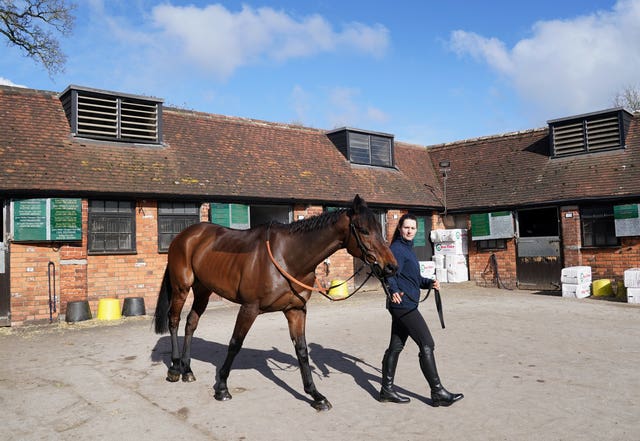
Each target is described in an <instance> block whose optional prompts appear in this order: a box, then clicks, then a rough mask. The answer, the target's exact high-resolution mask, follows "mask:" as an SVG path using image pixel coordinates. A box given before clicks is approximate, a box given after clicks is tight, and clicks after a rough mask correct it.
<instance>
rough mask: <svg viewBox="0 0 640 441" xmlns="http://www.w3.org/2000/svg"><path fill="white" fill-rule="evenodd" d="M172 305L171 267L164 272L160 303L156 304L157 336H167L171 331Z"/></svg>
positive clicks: (159, 297)
mask: <svg viewBox="0 0 640 441" xmlns="http://www.w3.org/2000/svg"><path fill="white" fill-rule="evenodd" d="M170 305H171V276H170V275H169V266H167V267H166V268H165V270H164V277H163V278H162V285H161V286H160V293H159V294H158V302H157V303H156V312H155V329H156V334H166V333H167V332H168V331H169V306H170Z"/></svg>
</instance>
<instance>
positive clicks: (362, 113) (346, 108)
mask: <svg viewBox="0 0 640 441" xmlns="http://www.w3.org/2000/svg"><path fill="white" fill-rule="evenodd" d="M359 98H360V90H358V89H354V88H350V87H334V88H333V89H331V90H330V91H329V94H328V95H327V99H328V102H327V106H326V108H328V109H332V110H330V111H329V114H328V116H327V119H328V121H329V127H334V128H335V127H343V126H347V127H358V128H363V129H369V128H371V127H377V126H379V125H380V124H383V123H386V122H387V121H389V116H388V115H387V114H386V113H385V112H383V111H382V110H380V109H379V108H377V107H373V106H369V105H366V104H361V103H360V102H359ZM337 109H339V110H338V111H337Z"/></svg>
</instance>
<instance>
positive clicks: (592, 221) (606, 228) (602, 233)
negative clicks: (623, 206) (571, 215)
mask: <svg viewBox="0 0 640 441" xmlns="http://www.w3.org/2000/svg"><path fill="white" fill-rule="evenodd" d="M580 219H581V222H582V246H583V247H609V246H617V245H620V239H618V237H616V227H615V219H614V215H613V205H593V206H586V207H580Z"/></svg>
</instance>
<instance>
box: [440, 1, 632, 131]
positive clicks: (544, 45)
mask: <svg viewBox="0 0 640 441" xmlns="http://www.w3.org/2000/svg"><path fill="white" fill-rule="evenodd" d="M639 41H640V0H619V1H618V2H617V3H616V4H615V6H614V7H613V9H612V10H610V11H598V12H594V13H593V14H591V15H587V16H581V17H576V18H573V19H568V20H551V21H540V22H537V23H535V24H534V25H533V27H532V35H531V37H530V38H527V39H523V40H520V41H519V42H517V43H516V44H515V45H514V46H513V47H512V48H511V49H509V48H507V47H506V45H505V44H504V42H502V41H500V40H498V39H496V38H488V37H483V36H481V35H478V34H476V33H473V32H468V31H464V30H457V31H455V32H453V33H452V34H451V39H450V42H449V43H450V47H451V48H452V49H453V50H454V51H455V52H456V53H458V54H460V55H470V56H472V57H474V58H476V59H478V60H483V61H484V62H485V63H487V65H489V66H490V67H491V68H492V69H494V70H495V71H496V72H498V73H499V74H501V75H502V76H504V77H506V78H508V79H509V80H510V81H511V83H512V84H513V86H514V87H515V88H516V90H517V91H518V93H519V94H520V95H521V96H522V97H523V98H524V99H525V100H526V101H527V103H529V104H531V105H534V106H536V107H537V108H538V109H539V110H540V111H541V112H544V113H545V114H546V118H547V119H551V118H553V117H560V116H567V113H581V112H589V111H595V110H600V109H603V108H607V107H611V106H612V102H613V99H614V97H615V95H616V93H617V92H619V91H620V90H621V89H622V88H623V87H625V86H627V85H629V84H634V83H636V82H637V78H638V72H640V44H638V42H639Z"/></svg>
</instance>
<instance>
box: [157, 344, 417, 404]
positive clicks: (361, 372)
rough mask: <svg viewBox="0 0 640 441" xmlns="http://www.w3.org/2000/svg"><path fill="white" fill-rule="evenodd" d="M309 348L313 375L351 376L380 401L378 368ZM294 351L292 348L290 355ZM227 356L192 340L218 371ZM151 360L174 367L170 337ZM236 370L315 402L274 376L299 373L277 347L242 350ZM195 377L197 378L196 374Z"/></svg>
mask: <svg viewBox="0 0 640 441" xmlns="http://www.w3.org/2000/svg"><path fill="white" fill-rule="evenodd" d="M308 348H309V358H310V361H311V371H312V373H313V374H314V375H316V376H318V377H319V378H321V377H322V378H328V377H330V376H331V374H332V373H341V374H346V375H349V376H351V377H352V378H353V381H354V382H355V383H356V384H357V385H358V386H360V388H362V389H363V390H364V391H365V392H367V393H368V394H369V395H370V396H371V397H372V398H374V399H376V400H377V399H378V394H379V388H380V369H379V368H376V367H374V366H372V365H371V364H369V363H367V362H366V361H364V360H362V359H361V358H358V357H354V356H352V355H350V354H347V353H344V352H342V351H339V350H336V349H330V348H325V347H323V346H322V345H319V344H317V343H309V344H308ZM293 352H294V350H293V347H292V348H291V353H293ZM226 356H227V345H226V344H220V343H217V342H211V341H207V340H203V339H201V338H198V337H193V340H192V342H191V358H192V359H194V360H199V361H202V362H205V363H211V364H212V365H213V366H215V368H216V372H217V371H218V369H219V368H220V367H221V366H222V364H223V363H224V359H225V357H226ZM151 360H152V361H154V362H162V363H164V364H165V365H166V366H167V368H169V366H170V365H171V339H170V337H169V336H164V337H160V338H159V339H158V341H157V343H156V345H155V346H154V348H153V349H152V350H151ZM314 365H315V366H314ZM236 369H254V370H256V371H258V372H259V373H260V374H262V375H263V376H264V377H265V378H267V379H269V380H271V381H272V382H273V383H274V384H276V385H278V386H279V387H281V388H282V389H284V390H286V391H287V392H289V393H290V394H291V395H292V396H293V397H295V398H297V399H299V400H301V401H306V402H308V403H309V404H311V403H312V400H311V399H310V398H309V397H308V396H306V395H304V394H302V393H300V392H299V391H298V390H296V389H294V388H293V387H291V386H290V385H288V384H287V383H286V382H284V381H283V380H281V379H280V378H278V376H277V375H276V374H275V373H276V372H277V371H291V370H299V365H298V360H297V358H296V357H295V356H293V355H291V354H288V353H284V352H281V351H280V350H279V349H278V348H276V347H272V348H271V349H269V350H262V349H252V348H250V347H243V348H242V349H241V350H240V352H239V353H238V355H237V356H236V358H235V360H234V362H233V366H232V368H231V372H232V374H231V375H233V371H234V370H236ZM195 374H196V376H197V372H196V373H195ZM216 379H217V376H216ZM396 389H397V390H398V391H399V392H401V393H404V394H406V395H412V396H414V397H416V398H421V397H419V396H417V395H415V394H412V393H409V392H408V391H406V390H403V389H401V388H397V387H396ZM300 390H302V383H300Z"/></svg>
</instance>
